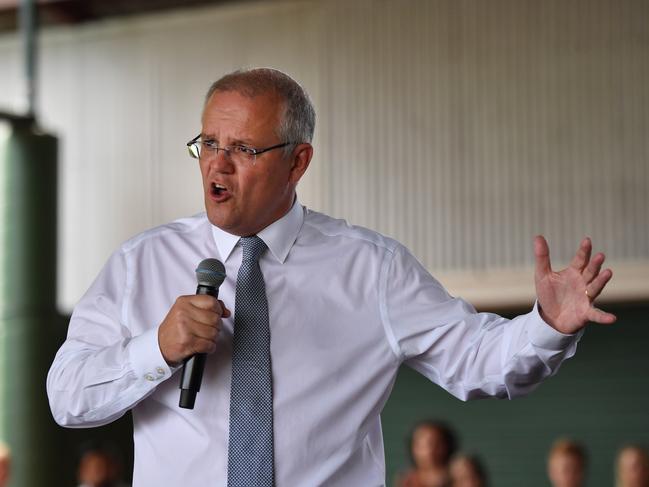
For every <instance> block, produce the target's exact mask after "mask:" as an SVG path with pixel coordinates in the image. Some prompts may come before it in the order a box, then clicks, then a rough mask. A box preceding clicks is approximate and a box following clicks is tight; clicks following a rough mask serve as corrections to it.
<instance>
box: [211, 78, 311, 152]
mask: <svg viewBox="0 0 649 487" xmlns="http://www.w3.org/2000/svg"><path fill="white" fill-rule="evenodd" d="M217 91H222V92H226V91H234V92H236V93H240V94H241V95H243V96H247V97H250V98H252V97H255V96H258V95H264V94H269V93H272V94H275V95H277V96H279V98H280V99H281V100H282V101H283V103H284V113H283V114H282V116H281V120H280V124H279V127H278V128H277V136H278V137H279V138H280V139H281V140H282V141H284V142H292V143H294V144H300V143H304V142H308V143H311V141H312V140H313V132H314V130H315V110H314V108H313V104H312V103H311V100H310V99H309V95H308V94H307V92H306V91H305V90H304V88H302V86H300V84H299V83H298V82H297V81H295V80H294V79H293V78H291V77H290V76H289V75H287V74H286V73H283V72H281V71H279V70H277V69H272V68H254V69H242V70H237V71H234V72H232V73H229V74H226V75H225V76H223V77H222V78H220V79H218V80H216V81H215V82H214V83H212V86H210V89H209V90H208V91H207V95H205V104H207V102H208V100H209V99H210V97H211V96H212V95H213V94H214V93H215V92H217ZM288 152H290V146H289V147H288V150H287V151H286V153H288Z"/></svg>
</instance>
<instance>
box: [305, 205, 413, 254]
mask: <svg viewBox="0 0 649 487" xmlns="http://www.w3.org/2000/svg"><path fill="white" fill-rule="evenodd" d="M303 229H304V230H305V231H306V232H309V233H311V234H313V235H314V236H317V237H319V238H322V239H325V240H331V241H332V242H337V241H338V242H340V241H346V242H348V243H350V244H356V245H360V246H373V247H376V248H377V249H381V250H384V251H387V252H389V253H392V252H394V251H395V250H396V249H397V248H398V247H400V246H401V244H400V243H399V242H397V241H396V240H394V239H392V238H390V237H387V236H385V235H382V234H381V233H379V232H376V231H374V230H370V229H369V228H365V227H361V226H357V225H351V224H350V223H348V222H347V221H346V220H344V219H340V218H333V217H331V216H328V215H325V214H323V213H319V212H317V211H313V210H310V209H308V208H305V213H304V227H303Z"/></svg>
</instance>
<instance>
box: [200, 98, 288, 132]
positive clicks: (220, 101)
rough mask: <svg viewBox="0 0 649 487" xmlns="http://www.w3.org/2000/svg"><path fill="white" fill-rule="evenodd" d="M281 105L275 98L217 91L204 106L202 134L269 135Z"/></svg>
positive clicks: (273, 129) (273, 127)
mask: <svg viewBox="0 0 649 487" xmlns="http://www.w3.org/2000/svg"><path fill="white" fill-rule="evenodd" d="M281 108H282V103H281V101H280V99H279V97H278V96H277V95H274V94H273V93H265V94H260V95H257V96H246V95H244V94H241V93H238V92H236V91H217V92H214V93H213V94H212V96H210V98H209V100H207V103H206V104H205V108H204V110H203V116H202V120H201V121H202V126H203V129H202V132H203V135H211V136H215V137H217V138H241V139H247V138H253V139H254V138H255V137H257V138H259V137H262V138H264V137H268V136H272V135H273V134H274V133H275V130H276V128H277V126H278V125H279V120H280V112H281Z"/></svg>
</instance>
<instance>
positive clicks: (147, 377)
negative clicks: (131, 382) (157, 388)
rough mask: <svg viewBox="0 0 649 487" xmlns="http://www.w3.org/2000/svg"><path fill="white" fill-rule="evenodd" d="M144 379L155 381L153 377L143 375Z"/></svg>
mask: <svg viewBox="0 0 649 487" xmlns="http://www.w3.org/2000/svg"><path fill="white" fill-rule="evenodd" d="M144 378H145V379H146V380H155V377H153V376H152V375H151V374H145V375H144Z"/></svg>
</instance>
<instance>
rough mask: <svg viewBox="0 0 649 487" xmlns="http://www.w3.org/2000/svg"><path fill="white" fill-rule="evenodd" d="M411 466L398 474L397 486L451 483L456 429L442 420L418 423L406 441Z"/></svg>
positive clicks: (444, 486)
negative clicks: (451, 463) (451, 461)
mask: <svg viewBox="0 0 649 487" xmlns="http://www.w3.org/2000/svg"><path fill="white" fill-rule="evenodd" d="M407 448H408V453H409V456H410V462H411V465H412V468H411V469H410V470H408V471H407V472H405V473H404V474H402V475H401V476H399V477H398V478H397V482H396V484H397V486H398V487H448V486H450V474H449V463H450V460H451V457H452V456H453V455H454V454H455V451H456V450H457V440H456V437H455V433H454V432H453V430H452V429H451V428H450V427H449V426H448V425H447V424H445V423H443V422H441V421H432V420H426V421H421V422H419V423H417V424H416V425H415V426H414V428H413V429H412V433H411V434H410V435H409V437H408V441H407Z"/></svg>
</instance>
